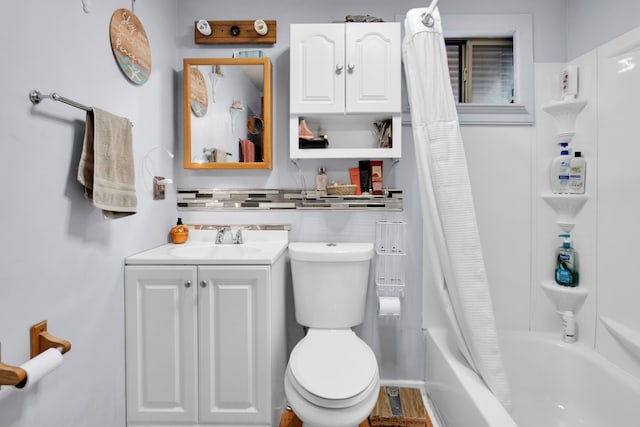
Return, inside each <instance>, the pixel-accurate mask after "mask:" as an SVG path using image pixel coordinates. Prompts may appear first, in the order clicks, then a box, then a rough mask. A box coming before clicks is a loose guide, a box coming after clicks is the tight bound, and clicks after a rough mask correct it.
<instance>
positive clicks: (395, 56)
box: [345, 23, 402, 113]
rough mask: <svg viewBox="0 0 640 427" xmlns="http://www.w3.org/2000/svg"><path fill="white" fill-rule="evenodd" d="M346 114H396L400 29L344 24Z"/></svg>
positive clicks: (390, 24)
mask: <svg viewBox="0 0 640 427" xmlns="http://www.w3.org/2000/svg"><path fill="white" fill-rule="evenodd" d="M345 27H346V38H345V50H346V60H345V70H346V82H345V91H346V101H345V102H346V111H347V112H349V113H377V112H382V113H400V112H401V111H402V107H401V102H400V93H401V90H400V85H401V73H402V69H401V68H402V67H401V61H400V50H401V49H400V26H399V25H398V24H394V23H351V24H345Z"/></svg>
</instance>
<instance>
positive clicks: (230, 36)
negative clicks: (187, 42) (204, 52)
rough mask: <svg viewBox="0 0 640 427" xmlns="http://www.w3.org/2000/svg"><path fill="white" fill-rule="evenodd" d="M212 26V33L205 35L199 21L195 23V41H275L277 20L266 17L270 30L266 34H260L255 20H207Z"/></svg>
mask: <svg viewBox="0 0 640 427" xmlns="http://www.w3.org/2000/svg"><path fill="white" fill-rule="evenodd" d="M207 22H208V23H209V26H210V27H211V34H209V35H208V36H205V35H204V34H202V33H201V32H200V31H198V26H197V24H198V23H197V22H196V23H195V24H194V25H193V34H194V41H195V43H196V44H216V43H219V44H225V43H226V44H232V43H236V44H237V43H271V44H273V43H275V42H276V22H277V21H276V20H275V19H265V20H264V23H265V24H266V25H267V28H268V31H267V33H266V34H264V35H260V34H258V32H257V31H256V28H255V26H254V24H255V22H256V21H255V20H253V21H207Z"/></svg>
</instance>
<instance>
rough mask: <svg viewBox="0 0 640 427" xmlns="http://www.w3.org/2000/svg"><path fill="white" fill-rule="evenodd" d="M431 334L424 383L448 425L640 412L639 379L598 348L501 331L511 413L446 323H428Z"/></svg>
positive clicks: (614, 422) (604, 418)
mask: <svg viewBox="0 0 640 427" xmlns="http://www.w3.org/2000/svg"><path fill="white" fill-rule="evenodd" d="M426 336H427V360H429V363H428V364H427V365H426V385H425V388H426V392H427V394H428V396H429V397H430V398H431V399H432V400H433V402H434V404H435V406H436V407H437V408H438V413H439V415H440V416H441V417H442V419H443V421H444V423H446V425H447V426H451V427H456V426H460V427H466V426H470V425H474V426H478V427H516V426H518V427H534V426H540V425H549V426H550V425H580V426H585V427H597V426H622V425H628V424H629V423H630V422H631V423H633V421H632V420H637V419H638V418H639V417H640V408H639V407H638V404H637V402H638V400H639V399H640V381H638V379H637V378H635V377H633V376H632V375H630V374H629V373H627V372H625V371H623V370H622V369H620V368H619V367H618V366H616V365H614V364H613V363H611V362H610V361H609V360H607V359H606V358H605V357H603V356H601V355H600V354H598V353H596V352H595V351H594V350H593V349H592V348H590V347H588V346H586V345H584V344H582V343H580V342H578V343H575V344H566V343H564V342H562V341H561V339H560V334H559V333H546V332H545V333H541V332H530V333H526V332H521V331H520V332H512V333H501V334H500V347H501V349H502V353H503V357H504V363H505V367H506V371H507V378H508V379H509V384H510V386H511V392H512V396H513V408H512V409H511V410H510V413H507V411H506V410H505V409H504V408H503V407H502V405H500V403H499V402H498V400H497V399H496V398H495V397H494V396H493V395H492V394H491V393H490V392H489V390H488V389H487V388H486V387H485V386H484V384H483V383H482V381H481V380H480V378H479V377H478V376H477V375H476V374H475V373H474V372H473V371H472V370H471V369H470V368H469V366H468V365H467V364H466V362H465V361H464V360H462V357H461V356H460V354H459V353H458V351H457V350H456V349H455V348H454V347H452V345H453V344H452V340H451V339H450V337H447V332H446V331H445V330H444V329H438V328H430V329H428V330H427V331H426ZM585 384H589V386H587V387H585ZM461 407H464V408H465V410H464V411H460V408H461Z"/></svg>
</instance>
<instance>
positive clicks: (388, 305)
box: [378, 297, 400, 316]
mask: <svg viewBox="0 0 640 427" xmlns="http://www.w3.org/2000/svg"><path fill="white" fill-rule="evenodd" d="M378 315H380V316H400V298H398V297H378Z"/></svg>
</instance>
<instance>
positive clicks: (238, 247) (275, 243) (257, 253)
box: [126, 230, 289, 265]
mask: <svg viewBox="0 0 640 427" xmlns="http://www.w3.org/2000/svg"><path fill="white" fill-rule="evenodd" d="M215 237H216V232H215V230H195V232H190V233H189V240H187V242H186V243H183V244H180V245H175V244H173V243H168V244H166V245H162V246H158V247H156V248H153V249H149V250H147V251H144V252H141V253H139V254H136V255H132V256H129V257H127V259H126V263H127V264H129V265H133V264H156V265H161V264H190V265H200V264H247V265H250V264H260V265H265V264H273V263H274V262H275V261H276V260H277V259H278V257H280V256H281V255H282V254H283V253H284V252H285V250H286V249H287V245H288V244H289V233H288V232H287V231H285V230H246V231H244V232H243V239H244V243H241V244H233V243H228V242H225V243H224V244H216V243H215Z"/></svg>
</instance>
